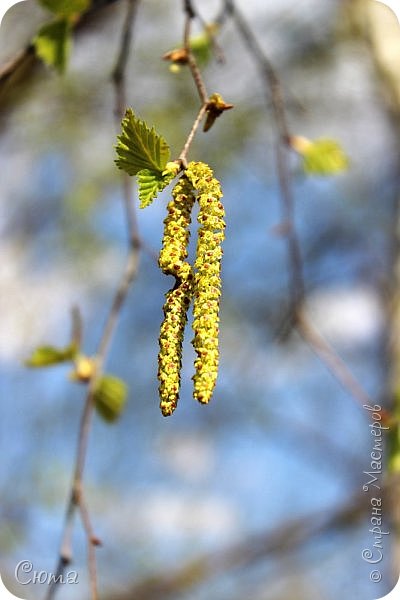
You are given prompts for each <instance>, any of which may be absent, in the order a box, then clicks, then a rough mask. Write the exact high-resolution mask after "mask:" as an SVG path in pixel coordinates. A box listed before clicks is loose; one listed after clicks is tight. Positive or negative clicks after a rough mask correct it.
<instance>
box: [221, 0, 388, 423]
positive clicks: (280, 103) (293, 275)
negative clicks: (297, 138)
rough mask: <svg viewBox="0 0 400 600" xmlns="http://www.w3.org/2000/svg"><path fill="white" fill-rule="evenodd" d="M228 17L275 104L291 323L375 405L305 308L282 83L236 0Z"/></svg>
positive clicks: (354, 392)
mask: <svg viewBox="0 0 400 600" xmlns="http://www.w3.org/2000/svg"><path fill="white" fill-rule="evenodd" d="M227 16H231V17H232V18H233V20H234V22H235V25H236V27H237V29H238V31H239V33H240V35H241V37H242V39H243V41H244V43H245V44H246V47H247V48H248V50H249V52H250V54H251V55H252V56H253V58H254V59H255V61H256V63H257V66H258V68H259V71H260V75H261V80H262V81H263V82H264V84H265V88H266V91H267V98H268V102H269V101H271V103H272V109H273V113H274V117H275V118H274V122H275V127H276V130H277V134H278V140H277V143H276V163H277V170H278V180H279V189H280V195H281V203H282V209H283V223H284V225H285V231H286V239H287V250H288V261H289V269H290V275H289V287H290V309H291V310H290V321H291V325H292V326H294V327H296V329H297V330H298V332H299V333H300V335H301V336H302V338H303V339H304V341H306V342H307V343H308V345H309V346H310V347H311V349H312V350H313V351H314V353H315V354H316V355H317V356H318V357H319V358H320V360H321V361H322V362H323V363H324V364H325V366H326V367H327V368H328V369H329V371H330V372H331V373H332V374H333V375H334V377H335V378H336V379H337V381H339V383H340V384H341V385H342V386H343V387H344V388H345V389H346V391H347V392H349V393H350V395H351V397H352V398H353V399H355V400H356V401H357V403H358V404H361V406H362V405H363V404H370V405H371V402H372V400H371V398H370V397H369V396H368V394H367V393H366V392H365V390H364V389H363V388H362V386H361V385H360V384H359V383H358V381H357V380H356V378H355V377H354V376H353V375H352V373H351V371H350V370H349V368H348V367H347V366H346V364H345V363H344V362H343V360H342V359H341V358H340V357H339V356H338V355H337V353H336V352H335V350H334V349H333V348H332V347H331V346H330V345H329V344H328V343H327V342H326V341H325V340H324V338H323V337H322V336H321V335H320V334H319V332H318V331H317V330H316V328H315V327H314V325H313V324H312V323H311V321H310V319H309V318H308V317H307V315H306V313H305V311H304V307H303V304H304V298H305V282H304V275H303V260H302V256H301V250H300V241H299V237H298V233H297V230H296V226H295V216H294V195H293V183H292V176H291V171H290V167H289V163H288V159H287V155H286V153H287V152H288V148H289V146H290V144H289V142H290V137H291V136H290V131H289V126H288V122H287V117H286V111H285V102H284V97H283V93H282V86H281V83H280V80H279V77H278V75H277V73H276V72H275V69H274V67H273V66H272V64H271V62H270V61H269V59H268V58H267V57H266V56H265V54H264V52H263V50H262V48H261V47H260V45H259V44H258V41H257V39H256V37H255V35H254V34H253V32H252V30H251V29H250V27H249V26H248V24H247V22H246V20H245V19H244V17H243V16H242V14H241V13H240V12H239V11H238V9H237V7H236V5H235V3H234V0H225V6H224V10H223V11H222V12H221V14H220V20H224V19H225V18H226V17H227ZM387 416H388V415H386V417H387Z"/></svg>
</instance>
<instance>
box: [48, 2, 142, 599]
mask: <svg viewBox="0 0 400 600" xmlns="http://www.w3.org/2000/svg"><path fill="white" fill-rule="evenodd" d="M138 2H139V0H128V3H127V14H126V19H125V21H124V26H123V32H122V36H121V45H120V50H119V53H118V59H117V62H116V66H115V69H114V71H113V81H114V86H115V98H116V110H115V114H116V117H118V119H119V117H120V116H121V114H122V113H123V111H124V106H125V94H126V90H125V87H126V83H125V72H126V65H127V61H128V56H129V51H130V46H131V38H132V27H133V22H134V17H135V14H136V7H137V5H138ZM127 177H128V176H124V177H123V180H122V188H123V198H124V206H125V210H126V220H127V227H128V232H129V251H128V255H127V259H126V264H125V268H124V271H123V273H122V276H121V279H120V282H119V284H118V287H117V289H116V292H115V295H114V299H113V301H112V304H111V307H110V310H109V313H108V316H107V319H106V321H105V324H104V328H103V332H102V335H101V339H100V342H99V345H98V351H97V355H96V360H95V371H94V373H93V375H92V377H91V379H90V382H89V385H88V390H87V395H86V400H85V405H84V408H83V412H82V416H81V422H80V428H79V434H78V445H77V452H76V459H75V469H74V477H73V481H72V486H71V488H72V489H71V493H70V498H69V502H68V505H67V509H66V517H65V524H64V532H63V537H62V542H61V547H60V554H59V560H58V565H57V570H56V574H57V575H61V574H62V573H63V572H64V569H65V567H66V565H67V564H69V563H70V562H71V560H72V544H71V537H72V529H73V520H74V515H75V511H76V509H77V508H78V509H79V512H80V515H81V518H82V523H83V527H84V530H85V533H86V538H87V546H88V569H89V580H90V589H91V600H97V599H98V590H97V568H96V555H95V547H96V546H99V545H101V541H100V540H99V539H98V537H97V536H96V535H95V534H94V530H93V527H92V523H91V519H90V513H89V510H88V508H87V505H86V502H85V499H84V493H83V473H84V467H85V462H86V456H87V448H88V442H89V435H90V431H91V425H92V419H93V413H94V408H95V406H94V394H95V390H96V386H97V384H98V381H99V378H100V377H101V375H102V372H103V366H104V363H105V360H106V358H107V355H108V352H109V349H110V345H111V342H112V338H113V335H114V333H115V330H116V327H117V324H118V321H119V318H120V315H121V311H122V308H123V306H124V303H125V301H126V298H127V296H128V292H129V290H130V288H131V285H132V283H133V281H134V279H135V277H136V275H137V272H138V267H139V252H140V247H141V246H140V237H139V233H138V230H137V223H136V216H135V212H134V205H133V200H132V197H131V184H130V181H128V179H127ZM57 581H58V578H57V577H56V578H55V580H54V581H52V584H51V586H50V587H49V590H48V594H47V600H53V598H54V595H55V592H56V585H57Z"/></svg>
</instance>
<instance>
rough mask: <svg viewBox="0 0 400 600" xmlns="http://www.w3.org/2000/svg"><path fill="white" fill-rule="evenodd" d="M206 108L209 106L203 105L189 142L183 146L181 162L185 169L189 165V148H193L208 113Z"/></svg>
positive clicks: (188, 138) (180, 156) (189, 136)
mask: <svg viewBox="0 0 400 600" xmlns="http://www.w3.org/2000/svg"><path fill="white" fill-rule="evenodd" d="M206 108H207V104H203V106H202V107H201V108H200V110H199V112H198V115H197V117H196V119H195V121H194V123H193V125H192V129H191V130H190V133H189V135H188V137H187V140H186V142H185V145H184V146H183V149H182V152H181V153H180V155H179V160H180V161H181V163H182V165H183V166H184V167H186V163H187V154H188V152H189V148H190V146H191V143H192V141H193V138H194V136H195V133H196V131H197V129H198V127H199V125H200V123H201V120H202V118H203V117H204V113H205V112H206Z"/></svg>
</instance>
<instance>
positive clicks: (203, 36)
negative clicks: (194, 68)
mask: <svg viewBox="0 0 400 600" xmlns="http://www.w3.org/2000/svg"><path fill="white" fill-rule="evenodd" d="M190 48H191V50H192V52H193V54H194V55H195V57H196V60H197V62H198V63H199V64H200V65H205V64H207V63H208V61H209V60H210V58H211V55H212V41H211V36H210V34H209V33H208V32H207V31H204V32H203V33H200V34H199V35H196V36H193V37H192V38H190Z"/></svg>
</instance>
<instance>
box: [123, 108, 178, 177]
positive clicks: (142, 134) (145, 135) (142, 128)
mask: <svg viewBox="0 0 400 600" xmlns="http://www.w3.org/2000/svg"><path fill="white" fill-rule="evenodd" d="M121 126H122V133H121V135H119V136H118V143H117V146H116V150H117V155H118V158H117V159H116V161H115V163H116V165H117V166H118V167H119V168H120V169H123V170H124V171H126V173H128V174H129V175H137V173H139V171H142V170H143V169H147V170H149V171H153V172H154V173H159V174H160V175H161V173H162V171H163V170H164V168H165V165H166V164H167V162H168V160H169V157H170V149H169V146H168V144H167V142H166V141H165V139H164V138H163V137H162V136H160V135H158V133H156V131H155V129H154V128H152V129H149V127H148V126H147V125H146V123H145V122H144V121H141V120H140V119H138V118H137V117H136V116H135V114H134V112H133V110H132V109H131V108H128V109H127V111H126V113H125V117H124V118H123V119H122V123H121Z"/></svg>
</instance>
